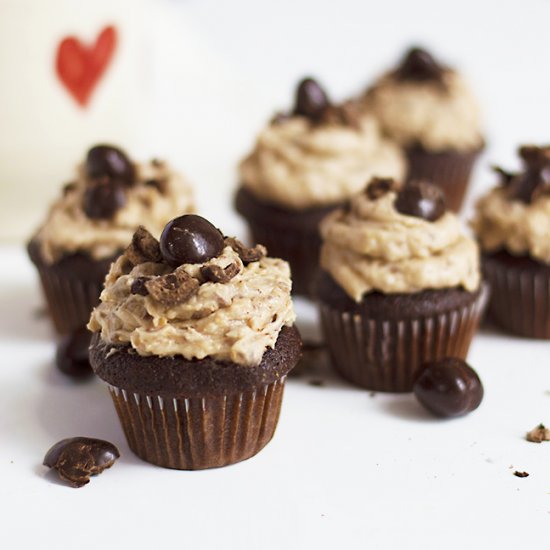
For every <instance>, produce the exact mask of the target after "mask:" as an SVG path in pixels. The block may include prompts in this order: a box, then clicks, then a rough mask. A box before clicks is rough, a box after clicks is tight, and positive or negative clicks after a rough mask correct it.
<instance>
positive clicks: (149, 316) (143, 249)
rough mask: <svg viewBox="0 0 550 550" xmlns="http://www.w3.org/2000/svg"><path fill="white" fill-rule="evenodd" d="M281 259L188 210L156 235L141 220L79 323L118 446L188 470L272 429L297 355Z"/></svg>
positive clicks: (259, 440) (266, 437) (219, 461)
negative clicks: (89, 336)
mask: <svg viewBox="0 0 550 550" xmlns="http://www.w3.org/2000/svg"><path fill="white" fill-rule="evenodd" d="M291 285H292V283H291V279H290V269H289V266H288V264H287V263H286V262H284V261H283V260H280V259H276V258H269V257H266V256H265V248H264V247H262V246H256V247H254V248H247V247H245V246H244V245H242V243H240V242H239V241H237V240H236V239H233V238H224V237H223V235H222V233H220V231H219V230H218V229H216V228H215V227H214V226H213V225H212V224H211V223H210V222H208V221H207V220H205V219H204V218H202V217H200V216H195V215H187V216H181V217H179V218H176V219H175V220H173V221H171V222H170V223H169V224H168V225H167V226H166V228H165V230H164V231H163V233H162V236H161V238H160V244H159V242H158V241H157V240H156V239H155V238H154V237H153V236H152V235H151V234H150V233H148V232H147V231H146V230H145V229H144V228H141V229H140V230H139V231H138V232H136V234H135V236H134V238H133V240H132V245H131V246H130V247H128V249H127V250H126V252H125V253H124V254H123V255H122V256H120V257H119V259H118V260H117V261H116V262H115V263H114V264H113V265H112V267H111V270H110V272H109V275H108V277H107V279H106V283H105V290H104V291H103V293H102V294H101V304H100V305H99V306H98V307H97V308H96V309H95V310H94V312H93V314H92V317H91V320H90V324H89V328H90V329H91V330H92V331H94V332H96V333H97V335H96V336H95V338H94V340H93V342H92V347H91V349H90V361H91V363H92V366H93V368H94V371H95V372H96V374H97V375H98V376H99V378H101V379H102V380H104V381H105V382H107V383H108V384H109V386H110V390H111V396H112V398H113V402H114V404H115V406H116V409H117V412H118V415H119V418H120V421H121V423H122V427H123V428H124V431H125V434H126V437H127V439H128V443H129V445H130V448H131V449H132V450H133V451H134V452H135V453H136V454H137V455H138V456H140V457H141V458H142V459H144V460H146V461H148V462H152V463H154V464H157V465H159V466H164V467H167V468H177V469H185V470H197V469H204V468H213V467H219V466H226V465H228V464H233V463H235V462H239V461H241V460H245V459H247V458H250V457H251V456H253V455H255V454H256V453H257V452H259V451H260V450H261V449H262V448H263V447H264V446H265V445H266V444H267V443H268V442H269V441H270V439H271V438H272V436H273V433H274V431H275V428H276V426H277V422H278V419H279V412H280V410H281V401H282V397H283V390H284V385H285V378H286V375H287V373H288V372H289V371H290V370H291V369H292V368H293V367H294V365H295V364H296V362H297V361H298V359H299V356H300V349H301V341H300V336H299V334H298V330H297V329H296V328H295V327H294V320H295V314H294V309H293V305H292V301H291V298H290V290H291Z"/></svg>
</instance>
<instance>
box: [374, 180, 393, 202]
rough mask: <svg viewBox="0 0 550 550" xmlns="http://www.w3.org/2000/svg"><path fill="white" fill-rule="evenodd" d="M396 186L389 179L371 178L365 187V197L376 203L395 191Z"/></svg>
mask: <svg viewBox="0 0 550 550" xmlns="http://www.w3.org/2000/svg"><path fill="white" fill-rule="evenodd" d="M396 190H397V184H396V182H395V180H393V179H391V178H373V179H372V180H371V182H370V183H369V184H368V186H367V197H368V198H369V199H370V200H371V201H376V200H378V199H379V198H381V197H383V196H384V195H386V194H387V193H389V192H390V191H396Z"/></svg>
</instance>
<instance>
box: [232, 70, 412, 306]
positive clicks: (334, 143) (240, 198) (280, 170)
mask: <svg viewBox="0 0 550 550" xmlns="http://www.w3.org/2000/svg"><path fill="white" fill-rule="evenodd" d="M239 168H240V169H239V174H240V183H241V186H240V188H239V190H238V192H237V196H236V208H237V210H238V211H239V213H240V214H241V215H242V216H243V217H244V218H245V219H246V221H247V222H248V225H249V228H250V231H251V233H252V238H253V240H254V241H256V242H261V243H262V244H264V245H266V246H267V248H268V250H269V252H270V254H273V255H275V256H278V257H281V258H284V259H286V260H288V261H289V262H290V265H291V269H292V276H293V281H294V287H293V288H294V292H296V293H298V294H304V295H307V294H308V293H309V292H310V290H311V284H312V281H314V279H315V276H316V273H317V271H318V261H319V248H320V245H321V238H320V235H319V230H318V225H319V222H320V221H321V219H322V218H323V217H324V216H325V215H326V214H327V213H329V212H330V211H332V210H333V209H335V208H337V207H338V206H341V205H343V204H344V203H345V202H346V201H347V200H348V199H349V198H350V197H351V196H352V195H354V194H355V193H357V192H358V191H359V190H360V189H362V188H363V187H364V185H365V181H369V180H370V178H371V177H372V176H385V177H394V178H397V179H400V178H402V177H403V176H404V159H403V158H402V156H401V153H400V151H399V149H398V148H397V147H396V146H394V145H393V144H392V143H390V142H389V141H388V140H385V139H383V138H382V137H381V135H380V132H379V128H378V124H377V122H376V120H375V119H374V117H372V116H364V117H360V116H359V111H358V108H357V105H355V104H353V103H344V104H342V105H334V104H332V103H331V101H330V100H329V98H328V96H327V94H326V93H325V91H324V90H323V89H322V88H321V86H320V85H319V84H318V83H317V82H316V81H315V80H313V79H310V78H307V79H304V80H302V81H301V82H300V84H299V86H298V89H297V92H296V103H295V106H294V108H293V109H292V110H291V111H289V112H288V113H280V114H278V115H276V116H275V117H274V118H273V119H272V120H271V122H270V123H269V125H268V126H267V127H266V128H264V130H263V131H262V132H261V133H260V135H259V137H258V139H257V142H256V145H255V146H254V149H253V151H252V152H251V153H250V154H249V155H248V156H247V157H246V158H245V159H244V160H243V161H242V162H241V164H240V167H239Z"/></svg>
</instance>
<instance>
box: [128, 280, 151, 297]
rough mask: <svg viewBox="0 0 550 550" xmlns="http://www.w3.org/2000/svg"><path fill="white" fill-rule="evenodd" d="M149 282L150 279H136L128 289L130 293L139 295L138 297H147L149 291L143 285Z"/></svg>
mask: <svg viewBox="0 0 550 550" xmlns="http://www.w3.org/2000/svg"><path fill="white" fill-rule="evenodd" d="M149 280H150V277H138V278H137V279H134V281H133V282H132V286H131V287H130V293H131V294H139V295H140V296H147V295H148V294H149V291H148V290H147V287H146V286H145V283H146V282H147V281H149Z"/></svg>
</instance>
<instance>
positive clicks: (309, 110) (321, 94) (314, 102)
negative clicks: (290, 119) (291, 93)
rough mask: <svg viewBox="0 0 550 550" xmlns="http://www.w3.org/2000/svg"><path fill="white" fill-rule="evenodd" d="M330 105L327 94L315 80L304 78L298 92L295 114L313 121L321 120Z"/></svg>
mask: <svg viewBox="0 0 550 550" xmlns="http://www.w3.org/2000/svg"><path fill="white" fill-rule="evenodd" d="M329 105H330V101H329V99H328V96H327V94H326V93H325V91H324V90H323V88H322V87H321V85H320V84H319V83H318V82H317V81H316V80H314V79H313V78H304V79H303V80H302V81H301V82H300V84H299V85H298V90H297V91H296V105H295V107H294V114H295V115H299V116H304V117H307V118H309V119H310V120H312V121H319V120H321V118H322V116H323V113H324V111H325V109H326V108H327V107H328V106H329Z"/></svg>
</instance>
